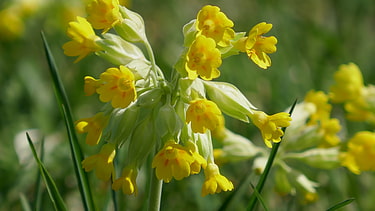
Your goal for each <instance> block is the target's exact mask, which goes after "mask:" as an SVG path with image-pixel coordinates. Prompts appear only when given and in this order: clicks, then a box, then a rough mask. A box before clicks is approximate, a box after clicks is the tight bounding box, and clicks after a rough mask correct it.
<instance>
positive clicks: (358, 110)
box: [344, 97, 375, 123]
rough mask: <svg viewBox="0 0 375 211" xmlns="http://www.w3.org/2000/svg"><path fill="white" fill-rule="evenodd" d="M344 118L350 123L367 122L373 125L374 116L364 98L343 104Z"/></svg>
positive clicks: (374, 121)
mask: <svg viewBox="0 0 375 211" xmlns="http://www.w3.org/2000/svg"><path fill="white" fill-rule="evenodd" d="M344 107H345V111H346V112H347V114H346V118H347V119H348V120H350V121H367V122H370V123H375V114H374V113H373V112H372V110H371V109H370V105H369V103H368V102H367V101H366V99H365V98H364V97H358V98H356V99H355V100H352V101H349V102H346V103H345V106H344Z"/></svg>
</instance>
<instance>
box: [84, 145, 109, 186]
mask: <svg viewBox="0 0 375 211" xmlns="http://www.w3.org/2000/svg"><path fill="white" fill-rule="evenodd" d="M115 155H116V149H115V145H114V144H112V143H108V144H105V145H103V147H102V148H101V150H100V152H99V154H96V155H92V156H90V157H88V158H86V159H84V160H83V161H82V167H83V168H84V169H85V171H87V172H89V171H92V170H95V174H96V177H98V179H100V180H103V181H107V180H108V179H109V178H110V177H111V175H112V177H113V176H114V175H115V169H114V167H113V159H114V158H115Z"/></svg>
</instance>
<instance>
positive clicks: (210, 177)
mask: <svg viewBox="0 0 375 211" xmlns="http://www.w3.org/2000/svg"><path fill="white" fill-rule="evenodd" d="M204 175H205V178H206V179H205V181H204V183H203V187H202V196H206V195H207V194H215V193H220V192H221V191H231V190H233V188H234V186H233V183H232V182H231V181H229V180H228V179H227V178H226V177H224V176H223V175H221V174H220V171H219V167H218V166H217V165H216V164H215V163H209V164H207V168H205V170H204Z"/></svg>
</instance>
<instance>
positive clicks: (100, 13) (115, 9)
mask: <svg viewBox="0 0 375 211" xmlns="http://www.w3.org/2000/svg"><path fill="white" fill-rule="evenodd" d="M86 11H87V14H88V16H87V20H88V21H89V22H90V23H91V24H92V26H93V27H94V29H103V33H106V32H107V31H108V30H109V29H110V28H112V27H113V26H114V25H116V24H117V23H119V22H120V20H121V19H122V17H121V14H120V11H119V1H118V0H91V1H90V3H89V4H87V6H86Z"/></svg>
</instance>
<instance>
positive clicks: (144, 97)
mask: <svg viewBox="0 0 375 211" xmlns="http://www.w3.org/2000/svg"><path fill="white" fill-rule="evenodd" d="M163 94H164V91H163V90H162V89H161V88H154V89H151V90H148V91H146V92H144V93H143V94H141V95H140V96H139V97H138V99H137V102H136V106H138V107H153V106H155V105H156V104H157V103H159V102H160V99H161V97H162V95H163Z"/></svg>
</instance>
